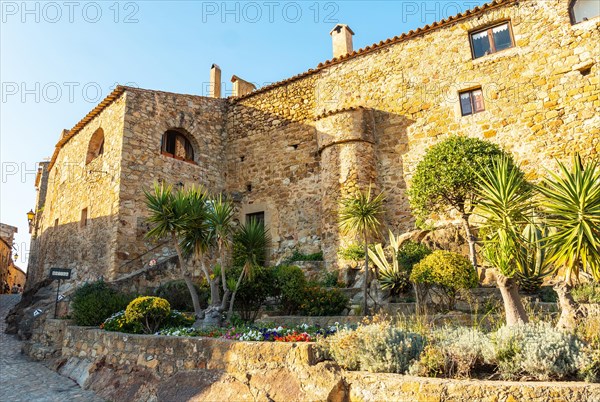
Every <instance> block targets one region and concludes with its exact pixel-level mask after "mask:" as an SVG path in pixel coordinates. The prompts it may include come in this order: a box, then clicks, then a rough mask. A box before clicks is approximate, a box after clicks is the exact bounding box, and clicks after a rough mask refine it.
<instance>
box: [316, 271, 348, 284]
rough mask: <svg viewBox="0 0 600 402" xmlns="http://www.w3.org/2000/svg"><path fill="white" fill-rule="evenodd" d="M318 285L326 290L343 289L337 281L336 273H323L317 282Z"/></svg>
mask: <svg viewBox="0 0 600 402" xmlns="http://www.w3.org/2000/svg"><path fill="white" fill-rule="evenodd" d="M319 284H320V285H321V286H325V287H326V288H343V287H344V286H345V285H344V283H343V282H341V281H340V279H339V273H338V271H327V272H325V273H323V274H322V275H321V279H320V280H319Z"/></svg>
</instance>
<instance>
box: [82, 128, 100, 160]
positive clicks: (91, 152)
mask: <svg viewBox="0 0 600 402" xmlns="http://www.w3.org/2000/svg"><path fill="white" fill-rule="evenodd" d="M103 153H104V130H102V129H101V128H99V129H98V130H96V131H94V134H92V138H91V139H90V143H89V144H88V151H87V156H86V158H85V164H86V165H87V164H88V163H90V162H91V161H93V160H94V159H96V158H97V157H99V156H100V155H102V154H103Z"/></svg>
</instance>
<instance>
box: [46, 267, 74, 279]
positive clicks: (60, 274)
mask: <svg viewBox="0 0 600 402" xmlns="http://www.w3.org/2000/svg"><path fill="white" fill-rule="evenodd" d="M50 279H71V268H50Z"/></svg>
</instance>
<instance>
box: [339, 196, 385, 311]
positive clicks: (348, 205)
mask: <svg viewBox="0 0 600 402" xmlns="http://www.w3.org/2000/svg"><path fill="white" fill-rule="evenodd" d="M384 201H385V196H384V194H383V193H379V194H377V195H376V196H374V197H372V196H371V186H369V189H368V190H367V191H364V192H363V191H358V192H357V193H356V194H355V195H353V196H349V197H346V198H343V199H342V201H341V205H340V213H339V225H340V229H341V230H342V232H343V233H346V234H347V233H354V234H356V235H358V236H361V237H362V238H363V241H364V248H365V284H364V287H363V297H364V301H363V314H364V315H367V314H368V306H367V297H368V289H369V239H370V237H371V236H374V235H376V234H377V233H379V227H380V226H381V222H380V221H379V217H380V215H381V214H382V213H383V203H384ZM376 274H377V276H378V274H379V272H378V270H377V272H376Z"/></svg>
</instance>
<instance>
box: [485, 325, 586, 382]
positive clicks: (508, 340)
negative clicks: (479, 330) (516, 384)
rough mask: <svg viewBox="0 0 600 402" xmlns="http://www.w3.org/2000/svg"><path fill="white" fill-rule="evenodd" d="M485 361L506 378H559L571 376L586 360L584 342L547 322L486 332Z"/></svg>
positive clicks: (574, 374) (543, 379)
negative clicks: (488, 341)
mask: <svg viewBox="0 0 600 402" xmlns="http://www.w3.org/2000/svg"><path fill="white" fill-rule="evenodd" d="M490 338H491V345H492V347H491V348H490V349H489V350H484V357H485V359H486V361H487V362H488V363H491V364H495V365H497V366H498V372H499V373H500V375H501V376H502V378H505V379H508V380H519V379H530V380H539V381H547V380H560V379H567V378H572V377H575V376H576V375H577V373H578V370H579V368H580V367H584V366H586V364H585V362H587V361H588V359H587V357H586V356H585V355H584V353H585V349H584V348H585V345H584V344H583V343H582V342H581V341H579V340H578V339H577V337H575V336H574V335H572V334H570V333H567V332H563V331H560V330H558V329H556V328H553V327H552V326H551V325H550V324H548V323H544V322H542V323H530V324H522V325H514V326H504V327H502V328H500V329H499V330H498V331H497V332H495V333H493V334H491V335H490Z"/></svg>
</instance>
